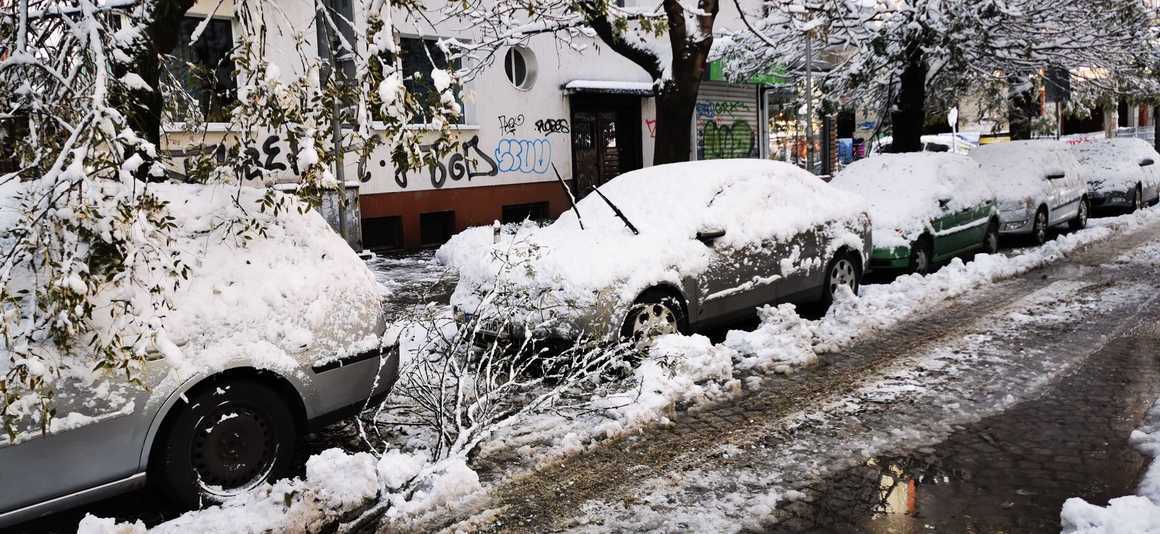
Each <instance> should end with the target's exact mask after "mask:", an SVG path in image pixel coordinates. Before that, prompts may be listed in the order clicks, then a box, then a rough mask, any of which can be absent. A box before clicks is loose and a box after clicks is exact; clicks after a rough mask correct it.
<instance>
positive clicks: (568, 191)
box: [552, 163, 584, 230]
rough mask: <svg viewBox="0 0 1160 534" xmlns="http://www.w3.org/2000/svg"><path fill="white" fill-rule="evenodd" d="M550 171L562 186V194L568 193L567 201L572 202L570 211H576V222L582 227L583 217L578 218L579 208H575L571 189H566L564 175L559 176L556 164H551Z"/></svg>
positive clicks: (574, 199) (566, 184) (574, 198)
mask: <svg viewBox="0 0 1160 534" xmlns="http://www.w3.org/2000/svg"><path fill="white" fill-rule="evenodd" d="M552 172H555V173H556V180H558V181H559V182H560V187H562V188H564V194H565V195H568V202H571V203H572V211H574V212H576V222H578V223H580V229H581V230H583V229H584V219H581V218H580V210H578V209H576V197H574V196H572V190H571V189H568V183H567V182H565V181H564V177H563V176H560V170H559V169H557V168H556V164H555V163H553V164H552Z"/></svg>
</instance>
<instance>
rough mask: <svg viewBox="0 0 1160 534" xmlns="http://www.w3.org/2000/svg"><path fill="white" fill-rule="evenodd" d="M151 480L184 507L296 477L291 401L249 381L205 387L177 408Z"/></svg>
mask: <svg viewBox="0 0 1160 534" xmlns="http://www.w3.org/2000/svg"><path fill="white" fill-rule="evenodd" d="M176 410H177V411H176V412H174V413H172V416H173V418H172V420H171V421H169V422H168V423H169V424H168V428H167V430H166V431H165V434H164V435H162V436H160V437H159V441H158V442H157V443H158V447H159V448H158V449H156V454H154V455H153V458H152V459H151V462H150V466H149V467H150V472H151V474H150V478H151V479H152V481H153V482H154V483H155V484H156V485H157V486H158V488H159V489H160V490H161V491H162V492H163V493H164V494H165V495H166V496H167V497H168V498H169V500H170V501H171V502H172V503H173V504H174V505H175V506H177V507H179V508H180V509H182V510H193V509H197V508H200V507H202V506H204V505H207V504H215V503H217V502H220V501H222V500H223V499H225V498H229V497H232V496H234V495H240V494H242V493H245V492H247V491H249V490H251V489H253V488H254V487H256V486H258V485H259V484H261V483H263V482H272V481H274V480H277V479H279V478H284V477H286V476H288V475H290V474H292V472H293V469H294V465H295V455H296V454H297V450H298V448H299V440H300V436H299V428H298V424H297V423H296V420H295V417H294V414H293V412H292V411H291V408H290V404H289V403H288V402H287V399H285V398H283V396H282V395H280V394H279V393H278V392H277V391H275V390H274V389H273V388H270V387H269V386H267V385H265V384H263V383H261V382H258V381H255V380H248V379H238V380H228V381H222V382H216V383H212V384H210V385H209V386H208V387H205V388H201V390H200V391H198V392H197V393H195V394H192V395H190V396H189V398H188V402H186V403H185V404H183V405H181V406H179V407H177V408H176Z"/></svg>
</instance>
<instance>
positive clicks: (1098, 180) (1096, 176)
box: [1069, 137, 1160, 189]
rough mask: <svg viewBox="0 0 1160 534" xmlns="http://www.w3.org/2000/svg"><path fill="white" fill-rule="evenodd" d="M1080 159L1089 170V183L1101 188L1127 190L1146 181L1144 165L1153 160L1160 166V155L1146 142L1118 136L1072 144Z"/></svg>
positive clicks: (1072, 148) (1073, 150) (1077, 157)
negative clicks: (1147, 160)
mask: <svg viewBox="0 0 1160 534" xmlns="http://www.w3.org/2000/svg"><path fill="white" fill-rule="evenodd" d="M1069 146H1070V147H1071V151H1072V153H1073V154H1075V157H1076V159H1078V160H1079V162H1080V164H1081V165H1083V166H1084V167H1085V168H1086V169H1087V171H1088V180H1089V181H1091V183H1093V184H1098V185H1099V187H1098V188H1097V189H1110V188H1121V187H1123V188H1127V187H1131V186H1134V185H1135V184H1136V183H1137V182H1139V181H1141V180H1143V179H1144V176H1143V173H1142V172H1141V170H1140V162H1141V161H1143V160H1145V159H1151V160H1153V162H1154V163H1156V164H1160V161H1157V160H1160V155H1158V154H1157V153H1156V150H1155V149H1154V148H1152V145H1151V144H1149V143H1148V142H1147V141H1145V140H1143V139H1136V138H1132V137H1117V138H1112V139H1095V140H1092V141H1088V142H1084V143H1076V144H1072V145H1069Z"/></svg>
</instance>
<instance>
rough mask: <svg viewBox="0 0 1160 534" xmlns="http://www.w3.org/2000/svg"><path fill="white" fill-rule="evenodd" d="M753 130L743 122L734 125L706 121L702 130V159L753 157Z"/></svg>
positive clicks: (736, 122)
mask: <svg viewBox="0 0 1160 534" xmlns="http://www.w3.org/2000/svg"><path fill="white" fill-rule="evenodd" d="M754 142H755V140H754V139H753V128H750V127H749V123H748V122H746V121H743V120H737V121H733V124H732V125H720V126H718V125H717V123H715V122H711V121H706V122H705V124H704V126H703V127H702V129H701V146H702V149H703V151H704V153H703V154H702V156H701V159H727V158H747V157H750V156H752V155H753V145H754Z"/></svg>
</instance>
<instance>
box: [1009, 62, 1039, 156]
mask: <svg viewBox="0 0 1160 534" xmlns="http://www.w3.org/2000/svg"><path fill="white" fill-rule="evenodd" d="M1007 84H1008V87H1009V89H1008V92H1007V123H1008V124H1009V125H1010V131H1011V139H1013V140H1014V139H1031V134H1032V131H1031V130H1032V123H1033V122H1034V121H1035V119H1037V118H1038V117H1039V115H1040V109H1039V92H1038V91H1036V90H1035V84H1033V83H1031V80H1030V79H1029V78H1028V77H1027V76H1017V75H1012V76H1008V77H1007Z"/></svg>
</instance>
